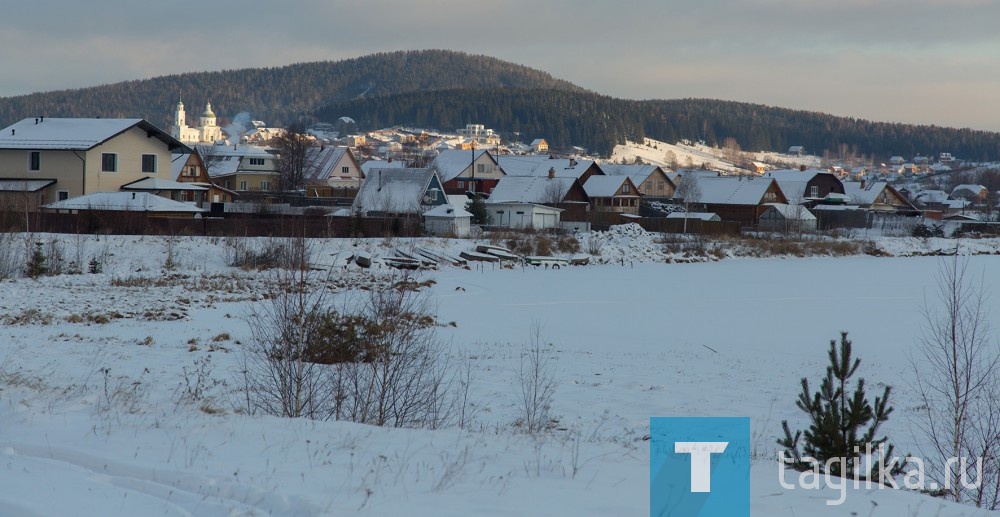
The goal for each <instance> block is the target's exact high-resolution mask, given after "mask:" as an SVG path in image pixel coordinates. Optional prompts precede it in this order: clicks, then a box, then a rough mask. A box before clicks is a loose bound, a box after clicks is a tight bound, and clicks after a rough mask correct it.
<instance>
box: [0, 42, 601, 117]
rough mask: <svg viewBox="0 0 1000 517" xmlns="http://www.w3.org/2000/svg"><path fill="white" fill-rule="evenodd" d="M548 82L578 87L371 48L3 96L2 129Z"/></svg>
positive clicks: (501, 64)
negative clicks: (26, 123)
mask: <svg viewBox="0 0 1000 517" xmlns="http://www.w3.org/2000/svg"><path fill="white" fill-rule="evenodd" d="M504 87H518V88H545V89H565V90H573V91H583V90H582V89H581V88H580V87H578V86H575V85H573V84H571V83H569V82H566V81H562V80H558V79H555V78H553V77H552V76H551V75H549V74H548V73H545V72H542V71H539V70H534V69H531V68H528V67H525V66H521V65H517V64H514V63H510V62H507V61H501V60H499V59H496V58H492V57H488V56H480V55H472V54H466V53H463V52H454V51H448V50H421V51H401V52H388V53H379V54H372V55H368V56H364V57H359V58H355V59H347V60H343V61H336V62H333V61H326V62H317V63H299V64H294V65H289V66H283V67H275V68H249V69H241V70H223V71H218V72H196V73H186V74H178V75H168V76H162V77H156V78H152V79H143V80H136V81H127V82H122V83H116V84H109V85H103V86H95V87H91V88H82V89H76V90H63V91H54V92H45V93H34V94H30V95H23V96H17V97H7V98H0V127H3V126H7V125H10V124H12V123H14V122H16V121H18V120H21V119H23V118H25V117H35V116H39V115H43V116H49V117H113V118H145V119H146V120H148V121H150V122H152V123H154V124H156V125H158V126H161V127H166V126H168V125H170V124H172V123H173V122H174V121H173V112H174V107H175V106H176V104H177V100H178V97H180V98H182V99H183V100H184V103H185V109H186V110H187V114H188V117H189V120H188V123H189V124H192V125H196V124H197V117H198V115H200V114H201V111H202V109H204V107H205V103H206V102H211V103H212V108H213V110H214V111H215V113H216V114H218V116H219V119H220V121H222V123H225V121H226V120H228V119H229V118H231V117H233V116H235V115H236V114H238V113H241V112H248V113H250V114H251V116H252V117H253V118H254V119H258V120H265V121H267V122H268V123H269V124H272V125H285V124H288V123H291V122H294V121H298V120H300V119H302V120H303V121H304V122H309V121H313V118H314V117H313V112H314V111H315V110H316V109H317V108H319V107H322V106H325V105H329V104H331V103H335V102H340V101H344V100H348V99H355V98H358V97H371V96H380V95H393V94H399V93H404V92H415V91H432V90H440V89H451V88H471V89H481V88H504Z"/></svg>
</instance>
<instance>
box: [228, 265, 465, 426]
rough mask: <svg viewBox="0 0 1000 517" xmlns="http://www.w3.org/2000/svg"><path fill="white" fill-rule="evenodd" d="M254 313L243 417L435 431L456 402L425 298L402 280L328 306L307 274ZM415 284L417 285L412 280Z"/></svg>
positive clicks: (247, 352)
mask: <svg viewBox="0 0 1000 517" xmlns="http://www.w3.org/2000/svg"><path fill="white" fill-rule="evenodd" d="M288 276H293V277H294V278H293V279H290V280H291V281H289V282H286V285H285V287H283V288H282V292H280V293H277V294H275V295H273V296H271V297H270V302H269V303H268V304H265V305H263V306H260V307H258V308H255V309H253V310H252V311H251V314H249V317H248V319H247V320H248V323H249V325H250V330H251V335H252V339H251V340H250V342H249V343H247V344H245V345H244V354H243V365H242V366H243V369H242V372H241V375H242V384H243V389H242V392H243V396H244V400H243V401H242V404H241V405H245V408H246V411H247V412H249V413H258V412H259V413H264V414H270V415H278V416H285V417H306V418H312V419H319V420H327V419H345V420H351V421H354V422H359V423H366V424H372V425H379V426H392V427H427V428H437V427H440V426H442V425H445V424H448V423H450V422H452V421H453V417H454V408H455V407H456V404H457V397H458V396H459V395H460V394H459V395H456V394H454V393H452V390H451V386H452V379H453V375H452V374H451V373H450V371H449V368H448V361H447V357H446V354H445V348H444V346H443V344H442V343H441V342H440V341H439V340H438V339H437V336H436V327H437V323H436V318H435V317H434V316H433V313H432V311H431V307H430V305H429V301H428V298H427V297H426V296H425V295H424V294H422V293H421V292H420V291H416V290H413V289H411V288H409V287H408V286H410V285H411V284H413V282H412V281H408V278H407V277H405V276H404V277H403V278H402V279H401V280H400V281H398V282H388V283H387V284H385V285H381V286H375V287H374V288H372V289H371V290H370V291H368V294H367V298H365V299H364V300H361V301H351V300H345V301H341V302H340V304H339V306H338V307H334V306H333V304H332V303H331V301H330V300H329V299H328V298H327V296H326V294H325V292H324V291H323V290H322V287H321V288H318V289H312V288H310V286H311V285H313V284H317V285H324V283H322V282H314V279H313V278H311V273H310V272H307V271H299V272H297V273H291V272H288V273H285V278H286V279H288ZM418 285H419V284H418Z"/></svg>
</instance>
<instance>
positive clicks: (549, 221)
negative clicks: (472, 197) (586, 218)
mask: <svg viewBox="0 0 1000 517" xmlns="http://www.w3.org/2000/svg"><path fill="white" fill-rule="evenodd" d="M486 212H487V213H488V214H489V216H490V224H492V225H494V226H503V227H506V228H534V229H536V230H540V229H543V228H558V227H559V220H560V216H561V214H562V209H560V208H553V207H551V206H545V205H539V204H535V203H507V202H499V203H491V202H489V201H487V202H486Z"/></svg>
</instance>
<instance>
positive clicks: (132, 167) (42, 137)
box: [0, 117, 191, 205]
mask: <svg viewBox="0 0 1000 517" xmlns="http://www.w3.org/2000/svg"><path fill="white" fill-rule="evenodd" d="M173 152H191V149H190V148H188V147H187V146H185V145H184V144H182V143H181V142H180V141H178V140H177V139H176V138H173V137H172V136H170V135H169V134H168V133H166V132H164V131H163V130H161V129H159V128H158V127H156V126H154V125H153V124H151V123H149V122H147V121H145V120H143V119H111V118H107V119H100V118H46V117H38V118H26V119H23V120H21V121H19V122H17V123H15V124H13V125H11V126H8V127H6V128H4V129H3V130H0V182H5V183H8V184H13V183H16V182H21V181H25V180H43V181H44V182H46V184H47V185H46V186H44V187H42V188H41V189H40V190H35V191H32V192H28V193H29V194H30V196H31V197H32V198H33V199H32V204H36V205H42V204H48V203H52V202H55V201H59V200H65V199H69V198H73V197H77V196H82V195H85V194H92V193H95V192H114V191H118V190H119V189H120V188H121V187H122V185H125V184H127V183H132V182H134V181H137V180H141V179H144V178H156V179H161V180H171V179H172V169H171V165H172V161H171V154H172V153H173ZM8 180H13V181H8ZM31 185H32V186H34V185H35V184H34V183H31ZM25 192H27V191H25Z"/></svg>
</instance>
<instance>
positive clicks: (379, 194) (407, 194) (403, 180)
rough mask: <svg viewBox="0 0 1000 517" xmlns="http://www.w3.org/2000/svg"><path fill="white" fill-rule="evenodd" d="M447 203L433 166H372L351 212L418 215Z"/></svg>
mask: <svg viewBox="0 0 1000 517" xmlns="http://www.w3.org/2000/svg"><path fill="white" fill-rule="evenodd" d="M447 203H448V198H447V196H445V194H444V187H443V186H442V184H441V180H440V179H439V178H438V175H437V174H436V173H435V172H434V170H433V169H374V170H372V171H371V176H369V177H368V178H367V180H366V181H365V182H364V183H362V184H361V188H360V189H358V195H357V196H356V197H355V198H354V203H353V204H352V205H351V211H352V212H353V213H355V214H361V215H363V216H417V215H420V214H423V213H424V212H426V211H427V210H430V209H431V208H434V207H436V206H439V205H444V204H447Z"/></svg>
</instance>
